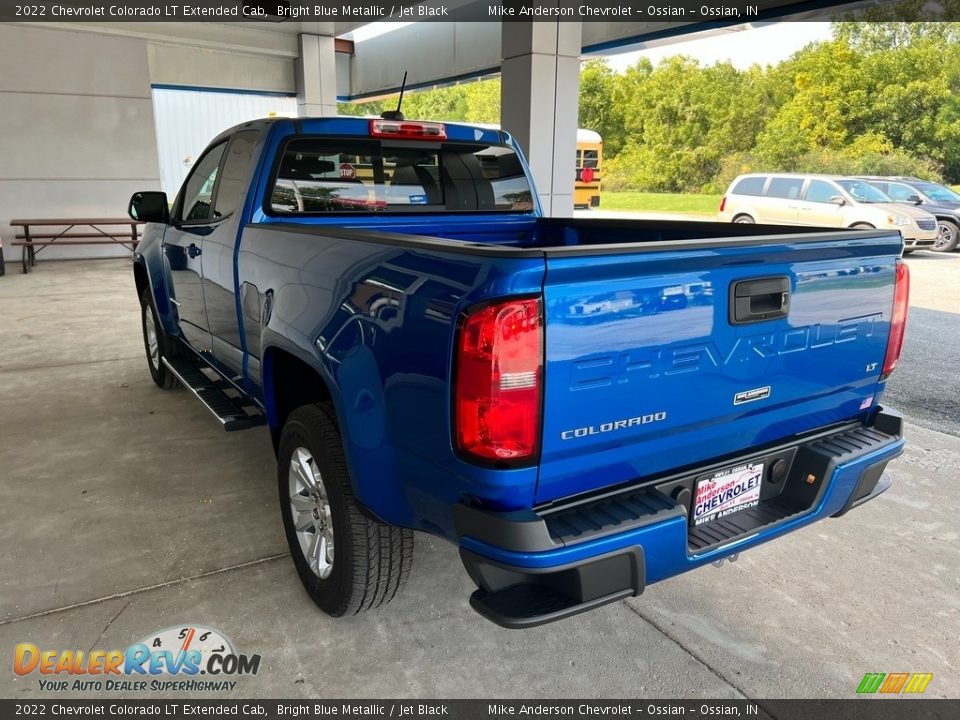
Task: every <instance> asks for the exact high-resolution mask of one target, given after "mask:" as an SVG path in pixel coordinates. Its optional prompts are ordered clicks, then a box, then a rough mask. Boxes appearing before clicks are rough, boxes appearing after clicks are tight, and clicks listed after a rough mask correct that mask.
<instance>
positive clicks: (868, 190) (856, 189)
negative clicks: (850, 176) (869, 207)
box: [837, 180, 893, 203]
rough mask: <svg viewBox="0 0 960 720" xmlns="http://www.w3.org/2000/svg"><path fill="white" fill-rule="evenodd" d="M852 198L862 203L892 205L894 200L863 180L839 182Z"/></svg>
mask: <svg viewBox="0 0 960 720" xmlns="http://www.w3.org/2000/svg"><path fill="white" fill-rule="evenodd" d="M837 185H839V186H840V187H842V188H843V189H844V190H845V191H846V192H847V194H848V195H850V197H852V198H853V199H854V200H856V201H857V202H861V203H892V202H893V199H892V198H891V197H890V196H889V195H887V194H886V193H884V192H882V191H880V190H878V189H877V188H875V187H874V186H873V185H871V184H870V183H867V182H863V181H862V180H837Z"/></svg>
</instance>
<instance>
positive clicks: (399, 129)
mask: <svg viewBox="0 0 960 720" xmlns="http://www.w3.org/2000/svg"><path fill="white" fill-rule="evenodd" d="M370 136H371V137H387V138H400V139H408V140H446V139H447V127H446V125H444V124H443V123H431V122H406V121H404V120H371V121H370Z"/></svg>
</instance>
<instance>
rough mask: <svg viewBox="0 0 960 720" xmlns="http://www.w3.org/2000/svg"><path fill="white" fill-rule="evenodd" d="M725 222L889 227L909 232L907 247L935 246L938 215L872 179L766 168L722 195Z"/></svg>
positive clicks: (737, 181)
mask: <svg viewBox="0 0 960 720" xmlns="http://www.w3.org/2000/svg"><path fill="white" fill-rule="evenodd" d="M718 218H719V219H720V220H721V221H723V222H735V223H764V224H769V225H813V226H816V227H838V228H865V229H867V228H884V229H889V230H898V231H899V232H900V234H901V235H903V242H904V248H905V249H904V252H905V253H911V252H913V251H914V250H917V249H920V248H929V247H932V246H933V244H934V242H935V241H936V239H937V232H938V231H937V219H936V218H935V217H934V216H933V215H931V214H930V213H928V212H924V211H923V210H919V209H917V208H915V207H906V206H903V205H898V204H897V203H896V202H894V201H893V200H892V199H891V198H890V197H888V196H887V195H885V194H884V193H883V192H882V191H880V190H878V189H877V188H875V187H874V186H873V185H871V184H870V183H868V182H866V181H864V180H858V179H856V178H848V177H839V176H833V175H800V174H783V173H761V174H751V175H741V176H739V177H738V178H736V179H735V180H734V181H733V182H732V183H731V184H730V188H729V189H728V190H727V192H726V194H725V195H724V196H723V200H721V201H720V211H719V214H718Z"/></svg>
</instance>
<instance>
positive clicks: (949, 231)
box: [0, 220, 960, 274]
mask: <svg viewBox="0 0 960 720" xmlns="http://www.w3.org/2000/svg"><path fill="white" fill-rule="evenodd" d="M937 229H938V230H939V232H940V234H939V236H938V237H937V239H936V241H935V242H934V243H933V248H932V249H933V250H934V251H936V252H953V251H954V250H956V249H957V244H958V243H960V228H958V227H957V224H956V223H955V222H953V221H952V220H937ZM0 274H2V273H0Z"/></svg>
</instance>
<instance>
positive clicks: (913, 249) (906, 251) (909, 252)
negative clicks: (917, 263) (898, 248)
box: [903, 248, 917, 255]
mask: <svg viewBox="0 0 960 720" xmlns="http://www.w3.org/2000/svg"><path fill="white" fill-rule="evenodd" d="M916 251H917V249H916V248H904V249H903V254H904V255H909V254H911V253H914V252H916Z"/></svg>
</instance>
